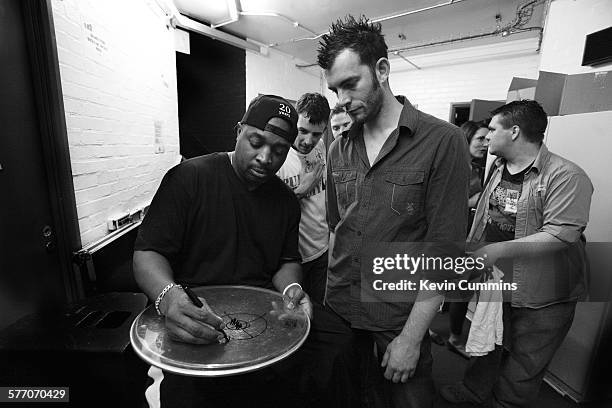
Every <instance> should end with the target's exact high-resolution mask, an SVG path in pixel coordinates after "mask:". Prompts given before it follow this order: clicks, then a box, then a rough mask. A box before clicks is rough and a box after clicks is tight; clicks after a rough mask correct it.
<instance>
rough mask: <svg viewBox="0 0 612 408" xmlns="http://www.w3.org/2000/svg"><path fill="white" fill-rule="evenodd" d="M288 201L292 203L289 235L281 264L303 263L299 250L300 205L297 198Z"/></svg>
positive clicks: (281, 257)
mask: <svg viewBox="0 0 612 408" xmlns="http://www.w3.org/2000/svg"><path fill="white" fill-rule="evenodd" d="M288 199H289V201H290V207H289V222H288V224H287V233H286V234H285V237H286V239H285V244H284V246H283V250H282V252H281V256H280V263H281V264H282V263H284V262H301V260H302V257H301V256H300V252H299V249H298V238H299V230H300V217H301V210H300V205H299V202H298V201H297V199H296V198H295V196H292V197H289V198H288Z"/></svg>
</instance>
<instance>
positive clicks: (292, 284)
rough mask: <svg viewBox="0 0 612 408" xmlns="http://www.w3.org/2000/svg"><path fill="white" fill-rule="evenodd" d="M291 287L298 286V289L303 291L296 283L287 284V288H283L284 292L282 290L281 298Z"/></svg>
mask: <svg viewBox="0 0 612 408" xmlns="http://www.w3.org/2000/svg"><path fill="white" fill-rule="evenodd" d="M292 286H298V287H299V288H300V290H304V289H302V285H300V284H299V283H297V282H293V283H290V284H288V285H287V286H285V290H283V296H285V294H287V291H288V290H289V288H290V287H292Z"/></svg>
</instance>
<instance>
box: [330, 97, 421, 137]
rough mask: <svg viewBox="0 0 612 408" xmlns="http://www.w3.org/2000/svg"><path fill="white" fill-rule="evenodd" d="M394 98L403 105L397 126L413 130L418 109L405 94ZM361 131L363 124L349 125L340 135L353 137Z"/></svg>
mask: <svg viewBox="0 0 612 408" xmlns="http://www.w3.org/2000/svg"><path fill="white" fill-rule="evenodd" d="M395 99H397V101H398V102H399V103H401V104H402V105H404V107H403V108H402V112H401V113H400V118H399V122H398V128H401V127H405V128H406V129H408V131H410V133H412V132H414V130H415V129H416V126H417V123H418V111H417V110H416V108H415V107H414V106H412V104H411V103H410V101H409V100H408V98H406V97H405V96H403V95H397V96H396V97H395ZM362 132H363V124H360V125H358V126H351V128H350V129H349V130H346V131H344V132H343V133H342V134H341V135H340V137H343V138H348V139H354V138H355V137H356V136H358V135H361V133H362ZM400 134H401V132H400Z"/></svg>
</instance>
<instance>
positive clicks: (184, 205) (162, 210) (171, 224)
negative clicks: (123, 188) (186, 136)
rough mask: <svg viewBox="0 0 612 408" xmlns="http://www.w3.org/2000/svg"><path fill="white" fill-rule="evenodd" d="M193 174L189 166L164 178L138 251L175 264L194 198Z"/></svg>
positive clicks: (140, 235) (142, 229) (141, 232)
mask: <svg viewBox="0 0 612 408" xmlns="http://www.w3.org/2000/svg"><path fill="white" fill-rule="evenodd" d="M192 185H193V174H192V172H191V171H190V168H189V167H188V166H186V165H185V164H181V165H178V166H176V167H174V168H172V169H170V170H169V171H168V172H167V173H166V175H165V176H164V178H163V180H162V182H161V184H160V186H159V188H158V189H157V192H156V193H155V196H154V197H153V201H152V202H151V205H150V207H149V210H148V212H147V215H146V216H145V218H144V220H143V222H142V224H141V226H140V229H139V231H138V236H137V237H136V243H135V245H134V249H135V250H137V251H155V252H158V253H160V254H161V255H163V256H165V257H166V258H168V259H169V260H172V259H173V258H174V257H175V256H177V255H178V254H179V253H180V252H181V249H182V247H183V240H184V237H185V232H186V228H187V226H188V225H189V222H188V216H189V209H190V204H191V202H192V200H193V194H192V193H191V192H190V190H191V189H190V186H192Z"/></svg>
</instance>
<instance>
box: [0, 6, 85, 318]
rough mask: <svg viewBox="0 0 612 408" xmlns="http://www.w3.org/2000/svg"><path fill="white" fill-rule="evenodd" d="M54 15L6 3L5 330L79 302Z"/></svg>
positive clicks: (0, 175)
mask: <svg viewBox="0 0 612 408" xmlns="http://www.w3.org/2000/svg"><path fill="white" fill-rule="evenodd" d="M50 10H51V5H50V3H49V0H47V1H36V0H31V1H20V0H6V1H3V2H1V3H0V38H6V39H10V41H2V42H1V43H0V60H1V61H2V64H1V65H0V77H1V78H2V85H1V86H0V89H1V90H2V93H1V94H0V123H2V137H0V192H1V193H0V194H1V199H0V214H1V216H0V248H1V249H0V310H2V313H0V329H1V328H3V327H6V326H7V325H9V324H11V323H12V322H14V321H16V320H17V319H19V318H20V317H22V316H24V315H26V314H29V313H32V312H41V311H42V312H45V311H50V310H52V309H54V307H55V306H59V305H60V304H62V303H65V302H66V301H71V300H73V297H74V289H75V287H74V284H73V279H72V275H71V270H72V269H71V262H70V253H71V250H72V249H73V248H74V247H77V246H80V242H79V238H78V229H77V227H75V226H76V206H75V204H74V189H73V185H72V175H71V170H70V160H69V154H68V145H67V137H66V129H65V118H64V112H63V102H62V99H61V87H60V82H59V65H58V64H57V51H56V49H55V43H54V40H53V38H54V36H52V35H51V33H52V31H53V26H52V21H51V18H50V15H51V12H50Z"/></svg>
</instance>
